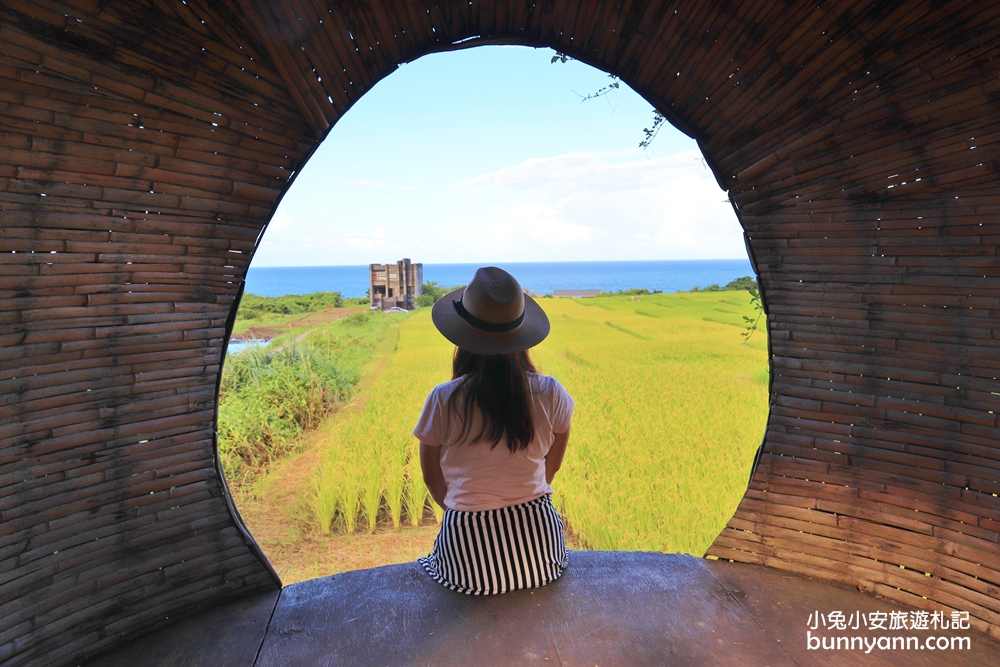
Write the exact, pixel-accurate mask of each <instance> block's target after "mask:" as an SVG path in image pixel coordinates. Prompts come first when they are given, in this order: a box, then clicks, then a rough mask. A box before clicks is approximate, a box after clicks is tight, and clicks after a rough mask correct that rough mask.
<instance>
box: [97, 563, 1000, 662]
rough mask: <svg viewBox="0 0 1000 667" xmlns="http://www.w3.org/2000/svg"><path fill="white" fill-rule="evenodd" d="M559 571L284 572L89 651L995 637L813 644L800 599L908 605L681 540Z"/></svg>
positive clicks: (320, 656) (792, 645)
mask: <svg viewBox="0 0 1000 667" xmlns="http://www.w3.org/2000/svg"><path fill="white" fill-rule="evenodd" d="M570 563H571V564H570V568H569V570H567V572H566V574H565V575H564V576H563V577H562V579H560V580H559V581H557V582H555V583H553V584H550V585H549V586H546V587H544V588H541V589H536V590H534V591H518V592H515V593H508V594H506V595H499V596H492V597H485V598H476V597H470V596H466V595H460V594H457V593H452V592H450V591H448V590H446V589H445V588H443V587H442V586H439V585H438V584H436V583H434V582H433V581H432V580H431V579H430V578H429V577H428V576H427V575H426V574H424V573H423V570H422V569H420V567H419V566H418V565H417V564H416V563H411V564H404V565H391V566H388V567H380V568H375V569H371V570H360V571H356V572H348V573H344V574H339V575H335V576H332V577H326V578H323V579H314V580H312V581H307V582H302V583H299V584H294V585H292V586H288V587H286V588H285V589H283V590H282V591H281V592H280V593H271V594H268V595H263V596H259V597H257V598H252V599H248V600H243V601H241V602H238V603H235V604H231V605H228V606H226V607H222V608H218V609H215V610H212V611H210V612H207V613H204V614H201V615H200V616H197V617H194V618H191V619H188V620H186V621H183V622H181V623H178V624H177V625H175V626H172V627H169V628H167V629H165V630H162V631H160V632H158V633H156V634H154V635H152V636H149V637H146V638H144V639H142V640H140V641H138V642H136V643H134V644H132V645H130V646H126V647H125V648H123V649H121V650H119V651H117V652H115V653H112V654H108V655H105V656H102V657H100V658H98V659H96V660H94V661H92V662H90V663H88V665H87V667H133V666H135V665H143V666H144V667H174V666H178V667H179V666H181V665H184V666H188V665H211V666H212V667H237V666H239V667H250V666H251V665H252V666H255V667H297V666H302V667H306V666H309V667H313V666H314V665H323V666H329V667H335V666H338V665H345V666H348V665H349V666H351V667H363V666H366V665H381V666H384V665H435V666H436V665H463V666H465V665H472V666H473V667H492V666H494V665H496V666H501V665H502V666H504V667H508V666H511V665H566V666H576V665H582V666H590V665H596V666H598V667H611V666H613V665H621V666H623V667H626V666H627V667H642V666H645V665H650V666H653V665H655V666H657V667H659V666H662V665H678V666H686V665H691V666H694V665H698V666H702V665H719V666H728V665H733V666H737V665H738V666H740V667H754V666H758V665H759V666H765V665H767V666H771V667H781V666H786V665H788V666H795V665H799V666H805V665H824V666H826V665H829V666H831V667H832V666H839V665H884V666H888V665H906V667H925V666H927V667H930V666H932V665H977V667H994V666H995V667H1000V644H998V643H996V642H994V641H993V640H991V639H989V638H988V637H986V636H984V635H981V634H979V633H976V632H975V631H973V630H958V631H950V630H949V631H946V632H937V633H935V632H933V631H930V632H928V631H912V630H906V631H891V632H890V631H876V632H872V631H865V630H864V629H863V628H862V629H861V630H858V631H853V632H852V631H848V632H846V633H832V632H829V633H828V632H824V631H823V630H822V626H820V629H817V630H815V631H813V635H818V636H821V637H822V636H826V637H831V636H833V635H834V634H842V635H847V636H850V635H861V636H867V637H868V638H869V640H872V639H875V638H877V637H880V636H887V637H891V636H906V637H909V636H912V637H917V638H918V640H919V641H920V642H921V643H922V642H923V641H924V640H925V638H926V637H927V636H928V635H935V636H937V635H959V636H968V637H970V638H971V649H969V650H957V649H956V650H880V649H878V648H874V649H873V650H872V651H871V652H869V653H866V652H864V651H849V650H823V649H822V648H820V649H815V650H810V649H809V648H808V647H807V640H806V632H807V625H808V623H809V620H810V615H811V614H813V613H815V612H819V613H822V614H829V612H831V611H842V612H844V614H845V616H849V615H850V614H856V613H859V612H860V613H864V614H867V613H869V612H875V611H883V612H890V611H895V610H906V608H905V607H902V606H901V605H899V604H898V603H895V602H891V601H889V600H883V599H878V598H874V597H871V596H869V595H866V594H863V593H860V592H858V591H856V590H850V589H844V588H840V587H835V586H831V585H828V584H825V583H822V582H819V581H814V580H811V579H807V578H803V577H798V576H791V575H787V574H783V573H781V572H779V571H776V570H772V569H768V568H762V567H757V566H752V565H742V564H738V563H729V562H725V561H710V560H702V559H698V558H692V557H690V556H679V555H671V554H659V553H636V552H601V551H576V552H572V554H571V560H570Z"/></svg>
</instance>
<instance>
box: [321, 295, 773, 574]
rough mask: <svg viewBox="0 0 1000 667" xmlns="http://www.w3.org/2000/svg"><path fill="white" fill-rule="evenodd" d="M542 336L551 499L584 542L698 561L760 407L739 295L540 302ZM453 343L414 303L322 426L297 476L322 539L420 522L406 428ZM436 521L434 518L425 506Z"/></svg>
mask: <svg viewBox="0 0 1000 667" xmlns="http://www.w3.org/2000/svg"><path fill="white" fill-rule="evenodd" d="M540 303H541V304H542V305H543V307H544V308H545V310H546V312H547V313H548V315H549V318H550V319H551V321H552V334H551V335H550V336H549V338H548V339H547V340H546V341H545V342H544V343H542V344H541V345H540V346H539V347H538V348H536V349H535V350H534V351H533V354H534V358H535V360H536V362H538V364H539V366H540V367H541V370H542V371H543V372H545V373H547V374H550V375H554V376H556V377H557V378H559V379H560V381H561V382H562V383H563V384H564V385H565V386H566V388H567V389H568V390H569V392H570V394H571V395H573V397H574V399H575V400H576V411H575V415H574V419H573V433H572V437H571V439H570V447H569V450H568V453H567V457H566V461H565V463H564V467H563V470H562V471H561V472H560V473H559V477H558V478H557V479H556V482H555V484H554V486H555V489H556V495H555V502H556V505H557V507H558V508H559V509H560V511H562V512H563V515H564V517H566V519H567V521H568V523H569V525H570V527H571V529H572V531H573V533H574V534H575V536H576V538H577V539H578V540H579V542H580V544H581V545H582V546H585V547H588V548H595V549H648V550H658V551H675V552H686V553H692V554H698V555H700V554H702V553H704V551H705V549H706V548H707V547H708V545H709V544H710V543H711V541H712V539H714V537H715V536H716V535H717V534H718V533H719V532H720V531H721V530H722V528H723V526H724V525H725V522H726V521H727V520H728V519H729V517H730V516H731V515H732V513H733V511H734V510H735V508H736V504H737V503H738V502H739V499H740V497H741V495H742V493H743V490H744V489H745V487H746V482H747V477H748V475H749V469H750V464H751V462H752V459H753V455H754V452H755V451H756V448H757V445H758V444H759V442H760V438H761V435H762V434H763V430H764V422H765V419H766V415H767V370H766V363H767V353H766V341H765V339H764V337H763V336H760V337H758V338H754V339H752V340H751V341H750V343H749V345H744V344H742V340H741V338H740V332H741V331H743V328H742V323H743V316H744V315H750V314H752V308H751V307H750V304H749V296H748V295H747V293H746V292H703V293H680V294H654V295H642V296H641V301H634V300H632V299H631V298H630V297H629V296H616V297H602V298H597V299H585V300H569V299H566V300H550V299H545V300H543V301H540ZM452 349H453V348H452V347H451V345H450V344H449V343H447V341H445V340H444V339H443V338H442V337H441V336H440V334H438V333H437V332H436V330H435V329H434V328H433V325H432V324H431V322H430V314H429V312H427V311H418V312H417V313H414V314H412V315H410V316H408V317H407V318H406V319H405V321H403V322H402V323H401V324H400V326H399V340H398V344H397V349H396V354H394V355H393V356H392V357H391V358H390V359H389V361H388V363H387V364H386V368H385V370H384V371H383V372H382V373H381V374H380V375H379V376H378V377H377V378H375V379H374V380H373V382H372V383H371V385H370V387H369V388H368V389H367V390H366V392H367V394H368V396H367V401H366V402H365V404H364V406H363V408H361V409H359V410H357V411H356V412H355V413H352V414H351V415H350V418H348V419H342V420H336V423H334V424H333V425H332V426H331V427H330V428H329V429H328V430H325V431H324V433H323V434H322V438H323V442H322V445H321V448H322V450H323V455H322V459H321V461H320V463H319V464H318V465H317V466H316V470H315V472H314V473H313V474H312V476H311V480H310V501H309V506H310V510H311V515H312V520H313V521H314V526H315V528H316V529H317V530H318V531H319V532H320V533H322V534H324V535H330V534H353V533H355V532H356V531H358V530H361V531H364V532H368V533H372V532H375V531H376V530H377V529H378V527H379V526H380V525H391V526H393V527H397V526H401V525H404V524H412V525H419V524H420V523H421V522H422V520H423V518H424V513H425V512H427V511H428V510H427V508H428V506H429V505H430V503H428V496H427V491H426V489H425V488H424V486H423V484H422V482H421V480H420V474H419V465H418V464H417V441H416V440H415V439H414V438H413V436H412V435H411V429H412V428H413V425H414V424H415V423H416V420H417V418H418V416H419V414H420V410H421V408H422V406H423V401H424V398H425V397H426V395H427V393H428V391H429V390H430V389H431V388H432V387H433V386H434V385H435V384H438V383H440V382H444V381H446V380H448V379H450V358H451V351H452ZM436 515H437V516H438V517H440V511H439V510H438V511H437V512H436Z"/></svg>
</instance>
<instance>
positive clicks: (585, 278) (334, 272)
mask: <svg viewBox="0 0 1000 667" xmlns="http://www.w3.org/2000/svg"><path fill="white" fill-rule="evenodd" d="M480 266H482V265H481V264H424V282H436V283H438V284H440V285H444V286H445V287H454V286H458V285H466V284H468V282H469V281H470V280H471V279H472V276H473V275H474V274H475V272H476V269H477V268H479V267H480ZM495 266H499V267H500V268H502V269H504V270H506V271H508V272H510V273H511V274H512V275H513V276H514V277H515V278H517V280H518V282H520V283H521V285H522V286H523V287H525V288H526V289H528V290H530V291H531V292H537V293H538V294H551V293H552V291H553V290H582V289H596V290H601V291H602V292H618V291H621V290H627V289H633V288H639V289H641V288H645V289H648V290H650V291H652V290H660V291H661V292H679V291H686V290H690V289H691V288H693V287H708V286H709V285H712V284H717V285H720V286H722V285H725V284H726V283H728V282H730V281H732V280H735V279H736V278H739V277H741V276H752V275H753V268H752V267H751V265H750V261H749V260H747V259H691V260H660V261H634V262H499V263H497V264H495ZM367 290H368V266H367V265H363V266H289V267H260V268H257V267H253V266H251V267H250V270H249V272H248V273H247V282H246V291H247V292H248V293H250V294H258V295H260V296H282V295H284V294H311V293H313V292H340V293H341V294H342V295H343V296H345V297H361V296H365V294H366V293H367Z"/></svg>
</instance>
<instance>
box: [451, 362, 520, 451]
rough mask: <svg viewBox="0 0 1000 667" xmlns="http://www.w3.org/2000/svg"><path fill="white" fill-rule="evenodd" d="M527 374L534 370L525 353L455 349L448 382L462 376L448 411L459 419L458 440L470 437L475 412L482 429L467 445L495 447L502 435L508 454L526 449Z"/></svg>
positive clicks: (452, 395)
mask: <svg viewBox="0 0 1000 667" xmlns="http://www.w3.org/2000/svg"><path fill="white" fill-rule="evenodd" d="M529 372H531V373H536V372H537V371H536V370H535V366H534V364H532V363H531V359H530V358H529V357H528V352H527V351H522V352H513V353H511V354H496V355H492V354H491V355H484V354H473V353H472V352H468V351H466V350H463V349H462V348H460V347H457V348H455V357H454V359H453V360H452V379H454V380H457V379H458V378H460V377H462V376H463V375H464V376H465V377H464V378H463V379H462V382H461V383H460V384H459V385H458V387H456V388H455V391H453V392H452V394H451V396H450V397H449V398H448V409H449V410H454V411H455V413H456V414H458V415H459V417H461V419H462V433H461V436H460V437H459V441H466V436H469V435H471V432H470V431H471V428H472V419H473V417H474V416H475V414H476V412H478V413H479V414H480V415H481V416H482V418H483V423H482V426H481V427H480V429H479V433H477V434H475V435H473V436H472V437H471V438H469V439H468V440H467V442H470V443H474V442H492V443H493V444H492V446H493V447H496V446H497V445H498V444H500V441H501V440H503V439H504V436H505V435H506V436H507V448H508V449H510V451H511V452H516V451H518V450H519V449H524V448H525V447H527V446H528V443H530V442H531V440H532V438H534V437H535V424H534V422H532V421H531V402H530V394H531V387H530V385H529V384H528V373H529Z"/></svg>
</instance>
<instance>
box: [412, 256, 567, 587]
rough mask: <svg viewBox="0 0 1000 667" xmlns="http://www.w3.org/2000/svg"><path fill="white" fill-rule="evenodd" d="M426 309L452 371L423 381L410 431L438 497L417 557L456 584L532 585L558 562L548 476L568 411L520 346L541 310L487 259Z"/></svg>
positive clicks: (543, 328) (527, 342)
mask: <svg viewBox="0 0 1000 667" xmlns="http://www.w3.org/2000/svg"><path fill="white" fill-rule="evenodd" d="M431 316H432V319H433V321H434V325H435V326H436V327H437V328H438V330H439V331H440V332H441V333H442V334H443V335H444V337H445V338H447V339H448V340H449V341H451V342H452V343H454V344H455V345H456V346H457V349H456V350H455V354H454V359H453V366H452V367H453V372H452V375H453V378H454V379H453V380H452V381H451V382H446V383H444V384H441V385H438V386H437V387H435V388H434V389H433V390H432V391H431V393H430V395H429V396H428V397H427V401H426V403H425V404H424V410H423V413H422V414H421V415H420V421H419V422H418V423H417V426H416V428H415V429H414V430H413V434H414V435H415V436H417V438H418V439H419V440H420V466H421V469H422V472H423V477H424V482H425V483H426V484H427V488H428V489H429V490H430V494H431V497H433V498H434V502H436V503H437V504H438V505H440V506H441V507H443V508H444V517H443V519H442V521H441V530H440V532H439V534H438V536H437V539H436V540H435V541H434V549H433V551H432V552H431V553H430V555H428V556H426V557H424V558H421V559H420V561H419V562H420V564H421V565H423V567H424V569H425V570H427V573H428V574H430V575H431V577H433V578H434V580H435V581H437V582H438V583H440V584H443V585H444V586H447V587H448V588H450V589H451V590H453V591H457V592H460V593H467V594H473V595H487V594H493V593H506V592H507V591H513V590H518V589H522V588H535V587H538V586H544V585H545V584H547V583H549V582H551V581H554V580H555V579H558V578H559V576H560V575H562V573H563V571H564V570H565V569H566V567H567V565H568V564H569V561H568V558H567V554H566V542H565V538H564V537H563V523H562V519H561V518H560V517H559V513H558V512H556V510H555V508H554V507H553V506H552V500H551V494H552V486H551V484H552V479H553V478H554V477H555V474H556V472H557V471H558V470H559V467H560V465H561V464H562V460H563V455H564V454H565V452H566V443H567V442H568V441H569V427H570V418H571V417H572V415H573V399H572V398H570V396H569V394H568V393H566V390H565V389H563V387H562V385H561V384H559V381H558V380H556V379H555V378H552V377H548V376H545V375H539V374H538V373H537V372H536V371H535V367H534V366H533V365H532V363H531V359H530V358H529V357H528V352H527V350H528V348H530V347H533V346H534V345H537V344H538V343H540V342H541V341H542V340H543V339H544V338H545V337H546V336H547V335H548V333H549V321H548V318H547V317H546V316H545V313H544V311H542V309H541V308H540V307H539V306H538V304H536V303H535V302H534V301H533V300H532V299H531V297H529V296H527V295H525V294H524V291H523V290H522V289H521V286H520V285H519V284H518V282H517V281H516V280H515V279H514V277H513V276H511V275H510V274H509V273H507V272H506V271H503V270H502V269H498V268H495V267H487V268H482V269H479V270H478V271H476V275H475V277H474V278H473V279H472V282H470V283H469V285H468V287H465V288H462V289H458V290H455V291H454V292H451V293H450V294H447V295H445V296H443V297H441V298H440V299H439V300H438V301H437V302H436V303H435V304H434V308H433V311H432V313H431Z"/></svg>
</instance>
